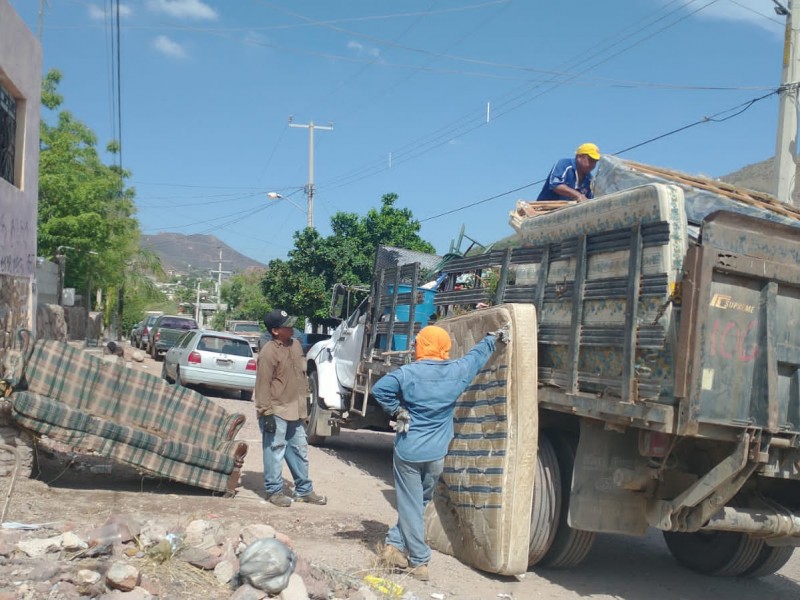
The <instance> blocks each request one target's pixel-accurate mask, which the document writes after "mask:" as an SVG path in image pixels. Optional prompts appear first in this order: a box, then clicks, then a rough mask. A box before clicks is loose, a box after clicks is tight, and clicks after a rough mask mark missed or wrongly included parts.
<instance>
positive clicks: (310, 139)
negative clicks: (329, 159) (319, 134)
mask: <svg viewBox="0 0 800 600" xmlns="http://www.w3.org/2000/svg"><path fill="white" fill-rule="evenodd" d="M289 127H304V128H306V129H308V186H306V195H307V196H308V208H307V210H306V214H307V216H308V225H307V227H309V228H311V229H313V228H314V129H322V130H324V131H333V125H327V126H326V125H314V121H310V122H309V123H306V124H304V125H303V124H300V123H292V117H289Z"/></svg>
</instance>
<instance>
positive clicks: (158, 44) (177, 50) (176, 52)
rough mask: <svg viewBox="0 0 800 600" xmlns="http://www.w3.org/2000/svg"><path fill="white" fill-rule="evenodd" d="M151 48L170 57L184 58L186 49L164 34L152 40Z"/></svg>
mask: <svg viewBox="0 0 800 600" xmlns="http://www.w3.org/2000/svg"><path fill="white" fill-rule="evenodd" d="M153 48H155V49H156V50H158V51H159V52H161V54H164V55H166V56H169V57H171V58H186V56H187V54H186V50H185V49H184V47H183V46H181V45H180V44H179V43H178V42H173V41H172V40H171V39H169V38H168V37H167V36H165V35H160V36H158V37H157V38H156V39H154V40H153Z"/></svg>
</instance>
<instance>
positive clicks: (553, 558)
mask: <svg viewBox="0 0 800 600" xmlns="http://www.w3.org/2000/svg"><path fill="white" fill-rule="evenodd" d="M550 441H551V443H552V444H553V449H554V450H555V453H556V457H557V458H558V467H559V471H560V474H561V503H560V505H559V512H558V524H557V527H556V531H555V537H554V538H553V543H552V544H551V545H550V549H549V550H548V551H547V554H545V556H544V558H542V560H541V562H540V563H539V564H540V565H541V566H543V567H550V568H552V569H568V568H570V567H574V566H576V565H578V564H580V562H581V561H582V560H583V559H584V558H586V555H587V554H589V551H590V550H591V549H592V545H593V544H594V538H595V534H594V532H592V531H583V530H580V529H573V528H572V527H570V525H569V522H568V517H569V496H570V493H571V491H572V471H573V469H574V467H575V451H576V449H577V447H578V440H577V439H576V438H575V437H574V436H571V435H568V434H564V433H555V434H553V435H551V436H550Z"/></svg>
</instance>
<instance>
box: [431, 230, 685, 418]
mask: <svg viewBox="0 0 800 600" xmlns="http://www.w3.org/2000/svg"><path fill="white" fill-rule="evenodd" d="M669 241H670V240H669V224H668V223H667V222H666V221H664V222H656V223H641V222H639V223H637V224H635V225H634V226H633V227H629V228H620V229H615V230H609V231H603V232H600V233H596V234H592V235H585V234H582V235H578V236H575V237H572V238H567V239H563V240H559V241H558V242H553V243H545V244H541V245H531V246H526V247H522V248H513V249H510V248H509V249H506V250H497V251H493V252H489V253H486V254H480V255H476V256H472V257H464V258H457V259H454V260H452V261H450V262H448V263H447V264H446V265H445V266H444V268H443V270H444V271H445V272H446V273H447V279H446V281H445V283H444V285H443V286H442V288H443V291H440V292H439V293H438V294H437V296H436V299H435V303H436V305H437V306H438V307H439V308H438V312H439V314H440V315H443V316H444V315H451V314H457V313H458V312H459V311H463V310H472V309H474V308H475V307H476V306H479V303H494V304H499V303H504V302H524V303H532V304H534V305H535V306H536V310H537V314H538V315H540V317H539V325H538V326H539V383H540V385H543V386H544V387H542V388H541V389H540V392H539V403H540V405H542V406H544V407H547V408H552V409H555V410H560V411H564V412H570V413H572V414H577V415H583V416H588V417H593V418H600V419H603V420H606V421H616V422H618V423H619V424H621V425H636V426H640V427H647V428H650V429H656V430H661V431H667V430H668V429H669V428H670V427H671V426H672V424H673V421H674V408H673V407H672V406H670V405H669V404H668V403H660V402H656V401H653V402H651V401H647V400H644V399H657V398H658V396H659V393H660V391H661V390H660V385H661V383H660V382H659V381H657V380H656V379H655V378H648V377H647V376H646V375H645V376H643V375H642V373H641V369H638V368H637V364H636V359H637V352H639V353H642V352H645V353H646V352H649V351H654V350H663V348H664V345H665V340H666V331H665V328H664V326H663V324H661V323H660V322H659V321H658V319H656V320H655V322H650V323H644V322H642V320H641V318H640V314H639V310H640V300H642V299H645V298H648V297H655V298H666V297H670V302H671V301H672V298H671V292H670V290H669V289H668V286H669V284H668V275H667V273H655V274H654V273H648V274H644V273H642V253H643V250H644V249H645V248H647V247H654V246H663V245H666V244H668V243H669ZM615 251H628V272H627V274H625V275H623V276H618V277H605V278H602V279H597V278H595V279H591V278H589V277H587V265H588V261H589V260H590V259H591V257H593V256H595V255H600V254H602V253H608V252H615ZM570 261H573V262H574V265H575V266H574V271H573V272H572V274H571V276H569V277H567V276H564V277H563V278H561V279H558V278H556V277H554V276H552V274H551V268H552V267H553V265H556V264H564V263H567V262H570ZM570 264H572V263H570ZM603 300H619V301H620V302H623V303H624V311H625V323H624V326H622V327H620V326H608V325H592V324H586V322H585V318H584V307H585V305H586V303H587V302H593V301H603ZM563 304H566V305H568V307H569V310H570V315H571V317H570V321H569V323H568V324H559V323H555V322H552V321H548V320H547V319H546V318H543V317H542V315H543V314H545V312H546V310H547V309H548V307H553V306H556V305H563ZM592 348H606V349H608V352H610V353H614V354H615V355H618V356H619V357H620V358H621V364H622V367H621V372H620V373H619V374H618V375H614V374H607V373H598V372H595V371H592V370H589V369H587V368H586V367H584V366H583V361H582V358H583V355H584V354H585V353H586V352H587V350H589V349H592ZM555 354H559V355H561V356H564V357H566V358H565V359H564V360H563V361H562V362H561V363H558V362H556V361H551V360H549V359H548V357H549V356H553V355H555ZM643 398H644V399H643Z"/></svg>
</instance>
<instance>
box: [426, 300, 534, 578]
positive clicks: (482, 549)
mask: <svg viewBox="0 0 800 600" xmlns="http://www.w3.org/2000/svg"><path fill="white" fill-rule="evenodd" d="M506 323H511V343H510V344H503V343H502V342H498V344H497V349H496V351H495V352H494V354H493V355H492V357H491V358H490V359H489V362H488V363H487V364H486V366H485V367H484V368H483V369H482V370H481V372H480V373H479V374H478V376H477V377H476V378H475V380H474V381H473V382H472V384H471V385H470V386H469V387H468V388H467V390H466V391H465V392H464V394H462V396H461V398H459V400H458V402H457V404H456V411H455V415H454V430H455V435H454V438H453V441H452V442H451V444H450V449H449V451H448V454H447V457H446V458H445V464H444V473H443V476H442V479H441V480H440V484H439V486H438V488H437V490H436V494H435V496H434V499H433V502H431V503H430V504H429V505H428V508H427V511H426V514H425V521H426V536H427V538H428V540H429V542H430V544H431V546H432V547H433V548H435V549H436V550H439V551H440V552H444V553H446V554H451V555H453V556H455V557H456V558H458V559H459V560H461V561H463V562H465V563H467V564H469V565H471V566H473V567H476V568H478V569H481V570H483V571H488V572H490V573H498V574H503V575H517V574H520V573H524V572H525V571H527V569H528V547H529V539H530V521H531V505H532V501H533V485H534V481H533V478H534V472H535V465H536V449H537V445H538V434H537V432H538V411H537V408H536V372H537V368H536V311H535V309H534V307H533V306H532V305H527V304H504V305H500V306H496V307H492V308H487V309H482V310H478V311H475V312H473V313H469V314H466V315H462V316H458V317H453V318H449V319H445V320H442V321H439V322H437V325H439V326H441V327H443V328H444V329H446V330H447V331H448V332H449V333H450V337H451V338H452V341H453V347H452V350H451V353H450V356H451V358H459V357H461V356H463V355H464V354H465V353H466V352H467V351H469V349H470V348H472V346H473V345H474V344H475V343H477V342H478V341H479V340H480V339H481V338H482V337H483V336H484V335H486V333H487V332H489V331H495V330H497V329H499V328H500V327H502V326H503V325H505V324H506Z"/></svg>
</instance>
